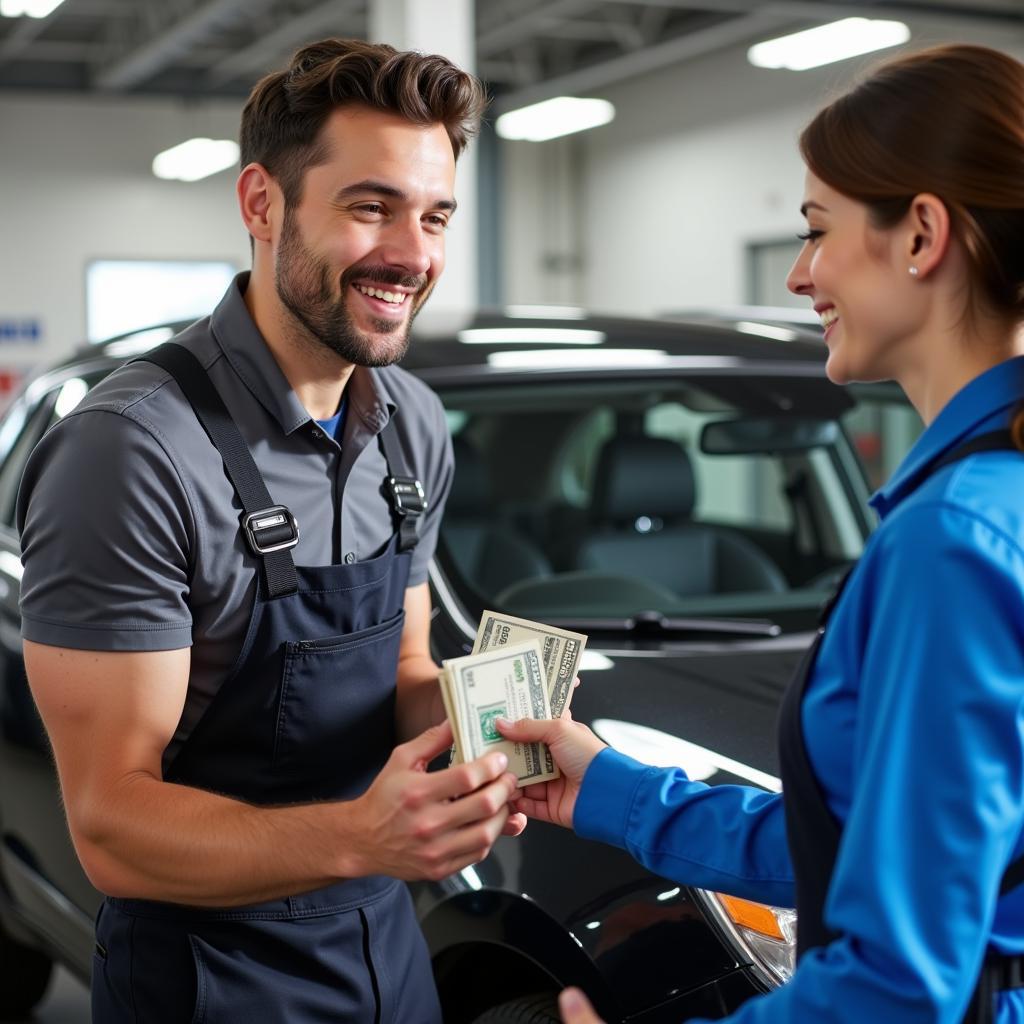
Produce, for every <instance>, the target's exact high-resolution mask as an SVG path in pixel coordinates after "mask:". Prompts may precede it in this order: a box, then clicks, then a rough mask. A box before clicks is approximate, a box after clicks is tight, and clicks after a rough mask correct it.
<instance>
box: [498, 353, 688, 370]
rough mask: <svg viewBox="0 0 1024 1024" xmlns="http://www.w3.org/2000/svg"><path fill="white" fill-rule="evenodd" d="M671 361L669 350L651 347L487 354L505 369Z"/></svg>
mask: <svg viewBox="0 0 1024 1024" xmlns="http://www.w3.org/2000/svg"><path fill="white" fill-rule="evenodd" d="M668 361H669V354H668V353H667V352H665V351H663V350H657V349H649V348H592V349H577V350H575V351H573V350H572V349H564V348H539V349H533V350H530V351H519V352H516V351H514V350H513V351H511V352H490V353H488V356H487V363H488V365H490V366H494V367H496V368H498V369H502V370H512V369H527V370H544V369H559V370H566V369H573V370H574V369H580V368H583V367H602V366H613V367H618V368H622V369H629V368H631V367H643V366H663V365H664V364H665V363H666V362H668Z"/></svg>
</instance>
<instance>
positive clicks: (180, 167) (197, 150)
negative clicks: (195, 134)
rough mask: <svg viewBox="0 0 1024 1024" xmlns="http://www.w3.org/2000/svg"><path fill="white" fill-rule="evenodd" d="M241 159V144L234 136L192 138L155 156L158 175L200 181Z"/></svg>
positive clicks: (154, 170) (154, 164)
mask: <svg viewBox="0 0 1024 1024" xmlns="http://www.w3.org/2000/svg"><path fill="white" fill-rule="evenodd" d="M237 160H238V143H237V142H233V141H232V140H231V139H189V140H188V141H187V142H182V143H180V144H179V145H177V146H172V147H171V148H170V149H165V150H164V151H163V152H162V153H157V155H156V156H155V157H154V158H153V173H154V174H155V175H156V176H157V177H158V178H167V179H173V180H176V181H199V179H200V178H206V177H209V175H211V174H216V173H217V172H218V171H223V170H224V168H225V167H230V166H231V165H232V164H233V163H235V162H236V161H237Z"/></svg>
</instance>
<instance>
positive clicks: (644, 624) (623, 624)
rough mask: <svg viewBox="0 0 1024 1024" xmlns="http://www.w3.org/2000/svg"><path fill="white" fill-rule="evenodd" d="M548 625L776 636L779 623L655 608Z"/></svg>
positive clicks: (651, 633) (654, 633)
mask: <svg viewBox="0 0 1024 1024" xmlns="http://www.w3.org/2000/svg"><path fill="white" fill-rule="evenodd" d="M548 621H549V622H551V624H552V625H557V626H564V627H568V628H572V629H578V630H580V632H583V633H588V632H598V631H611V632H626V633H638V634H642V635H644V636H655V637H657V636H671V635H690V634H693V633H722V634H725V635H729V636H780V635H781V634H782V627H781V626H779V625H778V623H775V622H771V621H770V620H768V619H723V618H707V619H702V618H677V617H675V616H671V615H663V614H662V613H661V612H656V611H642V612H634V613H633V614H632V615H630V616H628V617H627V618H610V617H609V618H605V617H595V618H577V617H575V616H573V617H572V618H571V619H570V618H565V619H553V618H552V619H549V620H548Z"/></svg>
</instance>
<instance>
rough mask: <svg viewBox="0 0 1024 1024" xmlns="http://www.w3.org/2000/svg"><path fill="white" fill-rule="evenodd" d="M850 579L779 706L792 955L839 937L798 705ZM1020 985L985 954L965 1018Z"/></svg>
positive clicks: (985, 445) (834, 841) (985, 443)
mask: <svg viewBox="0 0 1024 1024" xmlns="http://www.w3.org/2000/svg"><path fill="white" fill-rule="evenodd" d="M1022 415H1024V414H1022ZM1019 435H1024V418H1022V419H1021V420H1020V421H1019V422H1018V421H1015V425H1014V428H1013V432H1012V433H1011V431H1010V430H999V431H993V432H992V433H990V434H983V435H982V436H980V437H978V438H975V439H974V440H973V441H968V442H967V443H966V444H964V445H962V446H960V447H959V448H957V449H955V450H954V451H952V452H950V453H949V454H948V455H945V456H943V457H942V458H941V459H939V460H937V461H936V462H935V464H934V465H932V466H931V467H929V470H928V472H927V473H926V474H925V475H924V476H923V477H922V478H921V480H920V481H919V482H918V484H917V486H920V484H921V483H923V482H924V480H926V479H927V478H928V477H929V476H932V475H933V474H935V473H937V472H938V471H939V470H940V469H943V468H944V467H946V466H948V465H951V464H952V463H954V462H959V461H960V460H961V459H965V458H967V457H968V456H969V455H974V454H975V453H977V452H983V451H996V450H1006V449H1011V450H1020V448H1021V447H1024V440H1022V442H1021V443H1018V436H1019ZM849 578H850V573H849V572H848V573H847V574H846V575H845V576H844V577H843V579H842V581H841V582H840V584H839V586H838V588H837V590H836V593H835V594H834V595H833V596H832V598H831V599H830V600H829V602H828V603H827V604H826V605H825V608H824V610H823V611H822V614H821V622H820V624H819V628H818V633H817V636H816V637H815V639H814V643H813V644H812V645H811V647H810V649H809V650H808V651H807V653H806V654H805V655H804V658H803V660H802V661H801V662H800V665H799V666H798V667H797V670H796V674H795V675H794V677H793V680H792V682H791V683H790V684H789V687H788V689H787V690H786V693H785V696H784V697H783V700H782V706H781V708H780V712H779V762H780V769H781V776H782V799H783V803H784V806H785V814H786V839H787V845H788V846H789V854H790V859H791V860H792V863H793V873H794V878H795V881H796V911H797V928H796V934H797V956H798V957H803V956H804V955H805V954H806V953H807V951H808V950H811V949H815V948H819V947H821V946H826V945H828V944H829V943H830V942H834V941H835V940H836V939H838V938H839V935H838V934H837V933H835V932H834V931H832V930H831V929H830V928H828V926H827V925H826V924H825V919H824V912H825V899H826V897H827V895H828V889H829V886H830V885H831V882H832V873H833V871H834V870H835V863H836V857H837V855H838V853H839V844H840V841H841V840H842V834H843V826H842V823H840V822H839V821H837V820H836V818H835V816H834V815H833V814H832V811H831V810H830V809H829V807H828V803H827V801H826V797H825V793H824V792H823V790H822V788H821V785H820V783H819V782H818V779H817V777H816V776H815V774H814V769H813V767H812V765H811V762H810V758H809V757H808V754H807V748H806V746H805V744H804V734H803V724H802V718H801V708H802V706H803V699H804V693H805V692H806V689H807V685H808V683H809V682H810V679H811V677H812V675H813V673H814V662H815V659H816V658H817V655H818V650H819V648H820V647H821V641H822V638H823V637H824V635H825V628H826V625H827V623H828V619H829V616H830V615H831V613H832V610H833V609H834V608H835V606H836V604H837V602H838V601H839V598H840V596H841V595H842V592H843V587H844V586H845V585H846V581H847V580H848V579H849ZM1022 882H1024V857H1022V858H1020V859H1019V860H1016V861H1014V862H1012V863H1011V864H1010V865H1009V866H1008V867H1007V869H1006V871H1005V872H1004V874H1003V877H1002V881H1001V883H1000V887H999V892H1000V895H1002V894H1003V893H1006V892H1009V890H1010V889H1014V888H1016V887H1017V886H1018V885H1020V884H1021V883H1022ZM1022 986H1024V957H1020V956H1000V955H998V954H991V955H989V956H988V957H986V960H985V963H984V965H983V966H982V970H981V974H980V976H979V978H978V981H977V984H976V986H975V990H974V995H973V996H972V998H971V1005H970V1007H969V1008H968V1012H967V1015H966V1016H965V1017H964V1024H991V1022H992V1021H993V1020H994V1019H995V1009H994V1007H995V995H996V993H997V992H1001V991H1005V990H1007V989H1011V988H1020V987H1022Z"/></svg>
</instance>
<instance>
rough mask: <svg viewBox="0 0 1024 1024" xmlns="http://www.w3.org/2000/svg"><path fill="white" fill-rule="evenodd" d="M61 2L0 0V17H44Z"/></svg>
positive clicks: (53, 0)
mask: <svg viewBox="0 0 1024 1024" xmlns="http://www.w3.org/2000/svg"><path fill="white" fill-rule="evenodd" d="M62 3H64V0H0V17H4V18H45V17H47V16H49V15H50V14H52V13H53V12H54V11H55V10H57V8H58V7H60V5H61V4H62Z"/></svg>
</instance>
